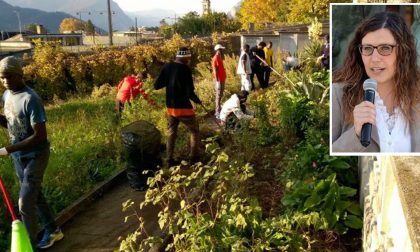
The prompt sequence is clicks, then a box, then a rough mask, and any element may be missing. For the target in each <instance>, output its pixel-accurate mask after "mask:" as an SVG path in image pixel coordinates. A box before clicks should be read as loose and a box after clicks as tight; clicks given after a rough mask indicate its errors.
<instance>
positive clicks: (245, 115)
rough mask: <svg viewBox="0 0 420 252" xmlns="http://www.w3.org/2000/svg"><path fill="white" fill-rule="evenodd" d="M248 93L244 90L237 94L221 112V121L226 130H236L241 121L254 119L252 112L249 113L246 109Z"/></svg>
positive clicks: (224, 105) (227, 102)
mask: <svg viewBox="0 0 420 252" xmlns="http://www.w3.org/2000/svg"><path fill="white" fill-rule="evenodd" d="M247 98H248V92H247V91H245V90H243V91H240V92H238V93H237V94H233V95H232V96H231V97H230V98H229V100H227V101H226V102H225V103H224V104H223V106H222V110H221V111H220V120H221V121H222V123H223V124H224V125H225V126H226V128H235V127H236V125H237V123H238V122H239V121H240V120H250V119H252V118H254V115H253V113H252V112H251V111H247V110H246V107H245V102H246V99H247Z"/></svg>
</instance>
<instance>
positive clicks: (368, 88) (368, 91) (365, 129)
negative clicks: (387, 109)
mask: <svg viewBox="0 0 420 252" xmlns="http://www.w3.org/2000/svg"><path fill="white" fill-rule="evenodd" d="M377 85H378V83H377V82H376V80H374V79H367V80H365V81H364V82H363V90H365V101H370V102H371V103H375V92H376V86H377ZM371 134H372V124H371V123H365V124H363V126H362V132H361V134H360V143H361V144H362V145H363V146H364V147H367V146H369V144H370V137H371Z"/></svg>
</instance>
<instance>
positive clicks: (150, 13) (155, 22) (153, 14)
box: [126, 9, 178, 27]
mask: <svg viewBox="0 0 420 252" xmlns="http://www.w3.org/2000/svg"><path fill="white" fill-rule="evenodd" d="M126 13H127V15H128V16H129V17H131V18H132V19H133V20H134V19H135V17H137V25H138V26H148V27H151V26H159V24H160V21H161V20H162V19H164V18H166V17H171V18H173V17H174V12H173V11H172V10H166V9H152V10H144V11H135V12H126ZM177 16H178V14H177ZM166 22H167V23H170V24H171V23H172V22H173V20H172V19H169V20H168V19H167V18H166Z"/></svg>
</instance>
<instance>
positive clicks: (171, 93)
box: [154, 47, 201, 166]
mask: <svg viewBox="0 0 420 252" xmlns="http://www.w3.org/2000/svg"><path fill="white" fill-rule="evenodd" d="M190 61H191V53H190V51H189V50H188V48H186V47H181V48H179V49H178V51H177V54H176V58H175V60H174V61H173V62H170V63H167V64H165V65H164V66H163V67H162V69H161V70H160V73H159V76H158V78H157V79H156V81H155V84H154V87H155V89H161V88H164V87H166V111H167V114H168V130H169V133H168V135H169V136H168V142H167V146H166V147H167V156H168V166H173V165H175V161H174V148H175V141H176V136H177V130H178V124H179V122H182V123H183V124H184V125H185V126H186V127H187V129H188V131H189V132H190V134H191V135H190V155H189V158H190V162H196V161H198V147H199V142H200V139H199V129H198V122H197V120H196V118H195V113H194V109H193V106H192V104H191V101H193V102H194V103H196V104H201V101H200V99H199V98H198V97H197V95H196V94H195V92H194V84H193V78H192V72H191V69H190V67H189V66H188V64H189V63H190ZM190 100H191V101H190Z"/></svg>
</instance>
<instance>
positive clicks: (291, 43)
mask: <svg viewBox="0 0 420 252" xmlns="http://www.w3.org/2000/svg"><path fill="white" fill-rule="evenodd" d="M321 23H322V33H323V34H328V33H329V29H330V24H329V21H328V20H324V21H322V22H321ZM308 26H309V24H303V25H291V26H284V27H280V28H268V29H265V30H259V31H253V29H252V27H253V26H252V25H250V28H251V29H250V31H248V32H243V33H241V47H242V46H243V45H245V44H248V45H249V46H251V47H252V46H254V45H257V44H258V43H259V42H261V41H265V42H268V41H271V42H272V43H273V51H288V52H290V53H291V54H295V53H297V52H299V51H301V50H303V49H304V46H305V45H306V44H307V43H309V35H308ZM267 27H272V24H267Z"/></svg>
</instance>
